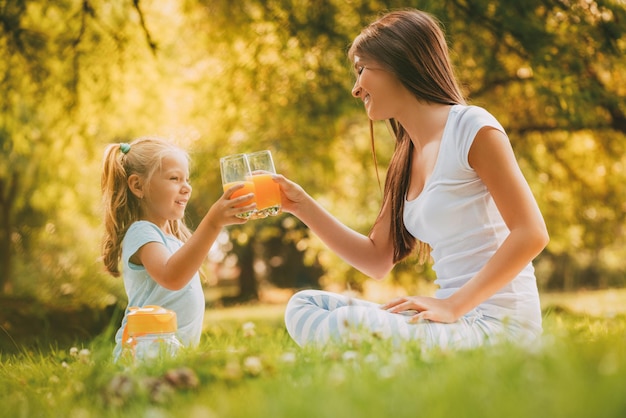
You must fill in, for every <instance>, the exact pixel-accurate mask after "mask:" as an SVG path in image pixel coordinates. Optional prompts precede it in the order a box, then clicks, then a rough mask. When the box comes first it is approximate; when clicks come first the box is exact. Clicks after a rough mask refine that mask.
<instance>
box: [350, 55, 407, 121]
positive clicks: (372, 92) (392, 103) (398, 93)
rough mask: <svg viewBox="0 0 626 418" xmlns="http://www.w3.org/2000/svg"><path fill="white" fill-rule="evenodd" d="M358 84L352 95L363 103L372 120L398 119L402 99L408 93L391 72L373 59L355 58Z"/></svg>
mask: <svg viewBox="0 0 626 418" xmlns="http://www.w3.org/2000/svg"><path fill="white" fill-rule="evenodd" d="M354 70H355V72H356V76H357V78H356V82H355V83H354V87H353V88H352V95H353V96H354V97H356V98H359V99H361V100H362V101H363V104H364V105H365V111H366V112H367V115H368V116H369V118H370V119H371V120H386V119H391V118H395V117H397V115H398V113H399V111H400V110H401V108H402V98H403V97H405V95H406V93H408V91H407V89H406V88H405V87H404V86H403V85H402V83H400V80H398V78H397V77H396V76H395V75H393V74H392V73H391V72H390V71H388V70H386V69H384V68H383V66H382V65H379V64H377V63H376V62H375V61H372V60H371V59H367V58H363V57H360V56H355V57H354Z"/></svg>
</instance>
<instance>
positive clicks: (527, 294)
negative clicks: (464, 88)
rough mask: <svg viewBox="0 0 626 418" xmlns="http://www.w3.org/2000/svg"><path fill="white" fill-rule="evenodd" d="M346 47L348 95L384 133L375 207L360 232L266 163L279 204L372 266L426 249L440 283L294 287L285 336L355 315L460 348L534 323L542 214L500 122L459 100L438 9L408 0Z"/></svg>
mask: <svg viewBox="0 0 626 418" xmlns="http://www.w3.org/2000/svg"><path fill="white" fill-rule="evenodd" d="M348 56H349V58H350V60H351V61H352V62H353V64H354V69H355V71H356V75H357V80H356V82H355V84H354V88H353V89H352V95H353V96H354V97H356V98H359V99H361V100H362V101H363V104H364V107H365V110H366V112H367V115H368V116H369V118H370V119H371V120H374V121H375V120H388V122H389V123H390V124H391V127H392V128H393V131H394V132H395V136H396V148H395V151H394V154H393V157H392V159H391V162H390V165H389V171H388V173H387V179H386V182H385V189H384V197H383V203H382V207H381V210H380V213H379V215H378V218H377V219H376V222H375V223H374V226H373V227H372V230H371V232H370V233H369V235H368V236H364V235H362V234H359V233H357V232H355V231H353V230H351V229H350V228H348V227H346V226H345V225H343V224H342V223H341V222H339V221H338V220H337V219H336V218H335V217H333V216H332V215H331V214H329V213H328V212H326V211H325V210H324V209H323V208H322V207H321V206H320V205H319V204H318V203H317V202H316V201H315V200H313V199H312V198H311V197H310V196H309V195H308V194H306V192H305V191H304V190H303V189H302V188H301V187H300V186H298V185H297V184H295V183H294V182H292V181H290V180H287V179H285V178H284V177H282V176H277V178H276V181H277V182H278V183H279V185H280V187H281V192H282V198H283V210H284V211H286V212H289V213H292V214H293V215H295V216H297V217H298V218H299V219H301V220H302V221H303V222H304V223H305V224H306V225H307V226H308V227H309V228H310V229H311V230H312V231H313V232H314V233H315V234H316V235H318V236H319V237H320V238H321V239H322V240H323V241H324V242H325V244H326V245H327V246H328V247H330V248H331V249H332V250H333V251H335V252H336V253H337V254H338V255H339V256H340V257H342V258H343V259H344V260H345V261H346V262H348V263H349V264H351V265H352V266H354V267H355V268H357V269H359V270H360V271H362V272H363V273H365V274H366V275H368V276H370V277H372V278H375V279H382V278H384V277H385V276H386V275H387V273H389V271H390V270H391V269H392V268H393V266H394V265H395V263H397V262H399V261H400V260H402V259H403V258H405V257H406V256H408V255H409V254H410V253H411V252H412V251H413V250H414V248H415V247H416V244H419V245H417V247H418V249H419V252H420V255H421V256H422V257H421V258H423V257H424V256H428V255H429V253H430V256H432V259H433V261H434V264H433V269H434V271H435V272H436V274H437V280H436V282H435V283H436V284H437V285H439V289H438V290H437V292H436V294H435V297H424V296H407V297H401V298H398V299H395V300H392V301H389V302H388V303H385V304H383V305H382V306H381V305H379V304H375V303H372V302H368V301H363V300H355V299H348V298H346V297H344V296H342V295H339V294H333V293H330V292H324V291H318V290H305V291H301V292H299V293H297V294H295V295H294V296H293V297H292V298H291V300H290V301H289V304H288V306H287V309H286V312H285V321H286V325H287V329H288V331H289V333H290V335H291V336H292V338H294V340H295V341H296V342H297V343H298V344H300V345H305V344H308V343H317V344H324V343H326V342H328V341H329V340H331V339H337V338H341V336H342V335H343V333H344V332H345V330H346V329H347V328H349V327H357V328H365V329H368V330H369V331H371V332H373V333H377V334H379V335H382V336H385V337H389V338H393V339H396V340H417V341H419V342H420V344H422V345H423V346H424V347H442V348H463V347H476V346H480V345H483V344H485V343H492V342H495V341H500V340H502V339H503V338H504V339H515V340H520V339H521V338H526V337H535V336H537V335H539V334H540V333H541V311H540V305H539V296H538V291H537V285H536V279H535V276H534V269H533V266H532V260H533V259H534V258H535V257H536V256H537V255H538V254H539V253H540V252H541V251H542V250H543V248H544V247H545V246H546V244H547V242H548V234H547V231H546V226H545V223H544V220H543V217H542V215H541V213H540V211H539V208H538V206H537V203H536V201H535V199H534V197H533V195H532V193H531V190H530V188H529V186H528V184H527V182H526V180H525V179H524V177H523V175H522V173H521V171H520V168H519V166H518V164H517V162H516V159H515V156H514V154H513V151H512V148H511V145H510V142H509V140H508V137H507V136H506V133H505V131H504V129H503V128H502V126H501V125H500V124H499V123H498V121H497V120H496V119H495V118H494V117H493V116H492V115H491V114H489V113H488V112H487V111H486V110H484V109H482V108H479V107H476V106H468V105H467V104H466V103H465V100H464V98H463V95H462V93H461V90H460V88H459V85H458V82H457V80H456V79H455V76H454V72H453V69H452V65H451V63H450V59H449V53H448V49H447V44H446V40H445V36H444V34H443V31H442V30H441V28H440V26H439V24H438V22H437V21H436V20H435V19H434V18H433V17H432V16H431V15H429V14H427V13H425V12H422V11H418V10H402V11H394V12H390V13H388V14H386V15H384V16H382V17H381V18H380V19H378V20H377V21H375V22H374V23H372V24H371V25H369V26H368V27H366V28H365V29H364V30H363V31H362V32H361V34H360V35H359V36H357V38H356V39H355V40H354V42H353V44H352V45H351V47H350V50H349V53H348ZM431 249H432V250H431Z"/></svg>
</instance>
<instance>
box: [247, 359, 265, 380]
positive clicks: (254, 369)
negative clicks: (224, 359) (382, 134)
mask: <svg viewBox="0 0 626 418" xmlns="http://www.w3.org/2000/svg"><path fill="white" fill-rule="evenodd" d="M243 368H244V370H245V371H246V372H248V373H249V374H251V375H252V376H258V375H259V374H260V373H261V372H262V371H263V364H262V363H261V359H260V358H258V357H255V356H250V357H246V359H245V360H244V361H243Z"/></svg>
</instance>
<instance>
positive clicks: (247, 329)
mask: <svg viewBox="0 0 626 418" xmlns="http://www.w3.org/2000/svg"><path fill="white" fill-rule="evenodd" d="M241 328H242V329H243V336H244V337H246V338H250V337H254V336H255V335H256V325H255V324H254V322H246V323H244V324H243V325H242V327H241Z"/></svg>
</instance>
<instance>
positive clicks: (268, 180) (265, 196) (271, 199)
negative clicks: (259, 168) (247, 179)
mask: <svg viewBox="0 0 626 418" xmlns="http://www.w3.org/2000/svg"><path fill="white" fill-rule="evenodd" d="M252 181H253V182H254V189H255V195H256V208H257V210H259V211H261V210H263V209H268V208H274V207H275V208H276V210H278V209H279V208H280V187H279V186H278V183H276V182H275V181H274V180H273V179H272V175H271V174H254V175H253V176H252Z"/></svg>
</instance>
